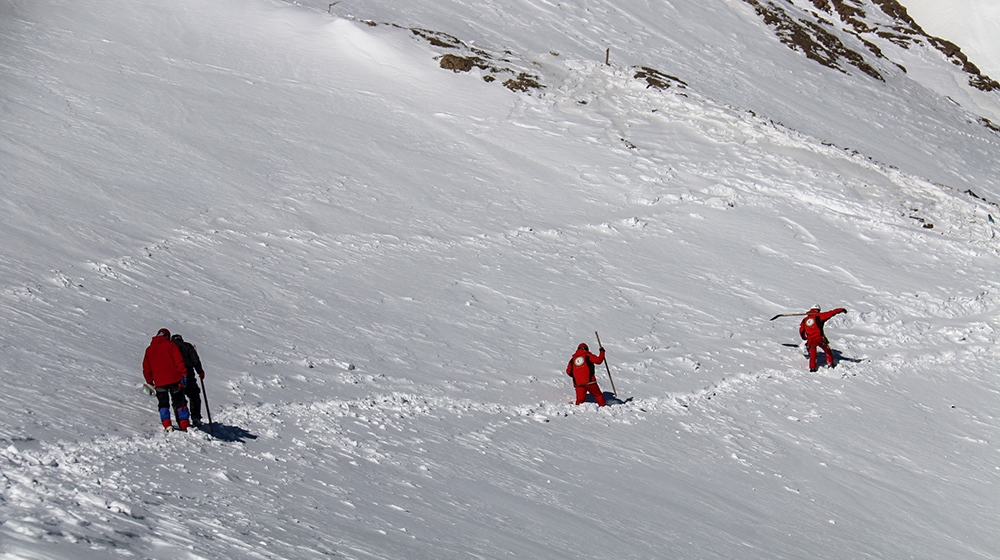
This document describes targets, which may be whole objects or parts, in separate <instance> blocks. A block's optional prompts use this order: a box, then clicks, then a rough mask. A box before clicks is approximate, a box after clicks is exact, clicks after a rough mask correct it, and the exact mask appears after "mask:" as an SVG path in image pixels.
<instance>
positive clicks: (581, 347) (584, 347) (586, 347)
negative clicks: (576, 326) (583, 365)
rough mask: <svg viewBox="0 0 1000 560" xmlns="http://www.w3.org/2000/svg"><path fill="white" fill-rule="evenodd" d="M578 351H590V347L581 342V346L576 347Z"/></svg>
mask: <svg viewBox="0 0 1000 560" xmlns="http://www.w3.org/2000/svg"><path fill="white" fill-rule="evenodd" d="M576 349H577V350H587V351H588V352H589V351H590V347H589V346H587V343H586V342H581V343H580V345H579V346H577V347H576Z"/></svg>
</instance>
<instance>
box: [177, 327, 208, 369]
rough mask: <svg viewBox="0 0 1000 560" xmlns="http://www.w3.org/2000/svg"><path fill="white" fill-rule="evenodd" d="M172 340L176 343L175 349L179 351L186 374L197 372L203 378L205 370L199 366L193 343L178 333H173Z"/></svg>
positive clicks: (199, 361) (196, 351)
mask: <svg viewBox="0 0 1000 560" xmlns="http://www.w3.org/2000/svg"><path fill="white" fill-rule="evenodd" d="M172 340H173V342H174V344H176V345H177V349H178V350H180V351H181V356H182V357H183V358H184V366H185V367H186V368H187V373H188V375H194V374H195V373H197V374H198V375H199V376H200V377H202V378H204V377H205V370H204V369H202V367H201V358H199V357H198V350H196V349H195V347H194V344H191V343H190V342H187V341H185V340H184V339H183V338H181V335H179V334H175V335H174V336H173V338H172Z"/></svg>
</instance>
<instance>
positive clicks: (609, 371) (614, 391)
mask: <svg viewBox="0 0 1000 560" xmlns="http://www.w3.org/2000/svg"><path fill="white" fill-rule="evenodd" d="M594 336H596V337H597V347H598V348H604V345H603V344H601V335H599V334H597V331H594ZM604 369H606V370H608V379H609V380H610V381H611V392H612V393H613V394H614V395H615V398H617V397H618V390H617V389H615V380H614V378H613V377H611V366H609V365H608V359H607V358H604Z"/></svg>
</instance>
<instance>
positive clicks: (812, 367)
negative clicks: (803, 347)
mask: <svg viewBox="0 0 1000 560" xmlns="http://www.w3.org/2000/svg"><path fill="white" fill-rule="evenodd" d="M809 371H816V347H815V346H810V347H809Z"/></svg>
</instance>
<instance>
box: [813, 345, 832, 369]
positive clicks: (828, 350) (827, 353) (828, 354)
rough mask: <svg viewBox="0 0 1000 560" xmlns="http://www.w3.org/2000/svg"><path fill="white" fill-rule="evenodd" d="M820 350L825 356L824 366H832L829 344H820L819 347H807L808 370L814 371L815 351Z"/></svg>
mask: <svg viewBox="0 0 1000 560" xmlns="http://www.w3.org/2000/svg"><path fill="white" fill-rule="evenodd" d="M817 348H822V349H823V352H824V353H825V354H826V365H828V366H833V365H834V363H833V352H831V351H830V345H829V344H820V345H819V346H809V347H808V349H809V369H816V349H817Z"/></svg>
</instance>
